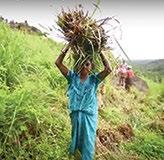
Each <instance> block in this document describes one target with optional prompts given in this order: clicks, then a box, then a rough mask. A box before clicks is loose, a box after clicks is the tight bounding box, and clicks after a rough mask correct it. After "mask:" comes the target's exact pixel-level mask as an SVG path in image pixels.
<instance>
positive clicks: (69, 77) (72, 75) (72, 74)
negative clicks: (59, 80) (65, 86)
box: [66, 70, 75, 83]
mask: <svg viewBox="0 0 164 160" xmlns="http://www.w3.org/2000/svg"><path fill="white" fill-rule="evenodd" d="M74 74H75V73H74V71H73V70H69V71H68V73H67V76H66V79H67V81H68V83H71V81H72V79H73V77H74Z"/></svg>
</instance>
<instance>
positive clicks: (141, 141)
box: [0, 23, 164, 160]
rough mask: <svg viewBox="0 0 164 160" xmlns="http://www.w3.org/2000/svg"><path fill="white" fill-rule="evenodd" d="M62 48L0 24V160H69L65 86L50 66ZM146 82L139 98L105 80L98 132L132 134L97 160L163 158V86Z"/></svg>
mask: <svg viewBox="0 0 164 160" xmlns="http://www.w3.org/2000/svg"><path fill="white" fill-rule="evenodd" d="M61 48H62V44H59V43H55V42H53V41H52V40H49V39H46V38H44V37H41V36H37V35H29V34H25V33H22V32H19V31H14V30H11V29H10V28H9V27H8V26H7V25H6V24H3V23H0V159H5V160H12V159H17V160H24V159H27V160H30V159H33V160H37V159H38V160H51V159H53V160H67V159H68V152H67V149H68V146H69V141H70V119H69V113H68V111H67V97H66V85H67V82H66V80H65V79H64V78H63V76H62V75H61V74H60V73H59V71H58V70H57V68H56V67H54V61H55V58H56V56H57V55H58V54H59V53H60V50H61ZM146 81H147V82H148V84H149V87H150V90H149V93H147V94H143V93H140V92H139V91H137V90H136V89H133V90H132V91H131V93H126V91H124V90H123V89H121V88H119V87H117V86H114V85H111V84H110V79H109V80H106V86H107V94H106V101H105V107H104V108H103V109H101V110H100V112H99V129H108V128H110V129H111V130H112V133H113V134H114V135H115V134H116V133H118V128H119V127H120V126H123V125H124V124H128V125H130V126H131V129H132V132H133V134H132V135H131V136H130V137H129V138H124V136H123V135H121V133H122V132H120V133H119V135H118V141H113V142H112V143H110V146H112V145H113V149H111V148H110V147H109V146H108V147H109V148H108V147H106V148H107V150H108V151H109V152H108V154H106V155H105V156H104V155H103V153H102V156H101V155H100V154H99V152H97V155H96V156H95V157H96V159H100V160H101V159H102V160H103V159H113V160H117V159H121V160H124V159H125V160H129V159H139V160H140V159H141V160H145V159H147V160H163V159H164V138H163V137H164V134H163V133H164V129H163V128H164V115H163V107H164V87H163V84H158V83H155V82H153V81H151V80H148V79H147V80H146ZM108 82H109V83H108ZM104 134H105V133H104ZM114 144H117V145H114ZM101 147H103V145H102V146H101ZM104 154H105V153H104Z"/></svg>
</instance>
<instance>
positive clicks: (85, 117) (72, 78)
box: [67, 71, 100, 160]
mask: <svg viewBox="0 0 164 160" xmlns="http://www.w3.org/2000/svg"><path fill="white" fill-rule="evenodd" d="M67 80H68V91H67V95H68V98H69V103H68V108H69V111H70V117H71V125H72V139H71V144H70V150H69V151H70V154H74V153H75V151H76V150H77V149H78V150H79V151H80V152H81V155H82V160H92V159H93V157H94V151H95V141H96V129H97V121H98V120H97V119H98V103H97V87H98V84H99V83H100V80H99V79H98V77H97V74H92V75H89V76H88V78H87V79H86V80H85V81H84V82H81V81H80V75H79V74H77V73H76V72H74V71H69V72H68V75H67Z"/></svg>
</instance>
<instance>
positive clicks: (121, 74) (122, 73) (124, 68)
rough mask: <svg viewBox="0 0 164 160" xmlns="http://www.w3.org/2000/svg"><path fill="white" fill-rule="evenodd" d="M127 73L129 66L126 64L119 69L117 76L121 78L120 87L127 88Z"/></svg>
mask: <svg viewBox="0 0 164 160" xmlns="http://www.w3.org/2000/svg"><path fill="white" fill-rule="evenodd" d="M126 71H127V65H126V64H125V62H123V64H121V65H120V66H119V68H118V69H117V74H118V76H119V85H120V86H123V87H124V86H125V78H126Z"/></svg>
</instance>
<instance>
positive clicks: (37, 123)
mask: <svg viewBox="0 0 164 160" xmlns="http://www.w3.org/2000/svg"><path fill="white" fill-rule="evenodd" d="M0 42H1V43H0V157H1V159H6V160H11V159H19V160H20V159H22V160H23V159H43V160H44V159H45V160H46V159H59V160H60V159H61V157H64V158H62V159H67V148H68V142H69V139H70V127H69V126H70V125H69V119H68V118H66V117H67V115H68V113H67V111H66V108H67V106H66V98H63V97H65V91H64V88H65V85H66V81H65V80H64V78H63V77H62V76H61V74H60V73H59V72H57V70H56V68H55V67H54V59H55V54H58V52H60V49H61V46H62V45H60V44H56V43H55V42H52V41H50V40H45V39H43V38H42V37H39V36H31V35H28V34H24V33H21V32H18V31H13V30H11V29H10V28H9V27H8V26H6V25H5V24H3V23H0ZM59 95H61V96H59Z"/></svg>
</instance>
